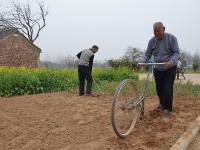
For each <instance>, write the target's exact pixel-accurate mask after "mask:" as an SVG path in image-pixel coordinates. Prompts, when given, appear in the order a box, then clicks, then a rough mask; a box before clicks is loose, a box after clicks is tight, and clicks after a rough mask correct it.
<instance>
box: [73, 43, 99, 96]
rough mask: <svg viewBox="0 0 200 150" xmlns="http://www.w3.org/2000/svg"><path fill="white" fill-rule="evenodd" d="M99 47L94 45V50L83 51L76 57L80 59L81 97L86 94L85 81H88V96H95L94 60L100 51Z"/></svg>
mask: <svg viewBox="0 0 200 150" xmlns="http://www.w3.org/2000/svg"><path fill="white" fill-rule="evenodd" d="M98 49H99V47H98V46H97V45H93V46H92V48H89V49H85V50H82V51H81V52H79V53H78V54H77V55H76V56H77V57H78V59H79V62H78V77H79V95H80V96H82V95H84V94H85V89H84V87H85V79H86V81H87V88H86V95H87V96H93V94H92V82H93V79H92V66H93V60H94V54H95V53H96V52H97V51H98Z"/></svg>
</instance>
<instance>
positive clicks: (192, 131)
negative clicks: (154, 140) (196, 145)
mask: <svg viewBox="0 0 200 150" xmlns="http://www.w3.org/2000/svg"><path fill="white" fill-rule="evenodd" d="M199 131H200V116H199V117H197V118H196V120H195V121H194V122H193V123H192V124H191V125H190V126H189V128H188V129H187V130H186V131H185V132H184V133H183V134H182V136H181V137H180V138H179V139H178V140H177V142H176V143H175V144H174V145H173V146H172V147H171V149H170V150H187V148H188V146H189V145H190V143H191V142H192V140H193V139H194V138H195V137H196V136H197V135H198V132H199Z"/></svg>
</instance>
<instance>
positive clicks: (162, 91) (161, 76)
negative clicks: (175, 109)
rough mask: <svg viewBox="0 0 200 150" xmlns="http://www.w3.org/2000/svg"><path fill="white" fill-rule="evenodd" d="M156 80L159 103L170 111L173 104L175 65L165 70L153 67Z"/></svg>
mask: <svg viewBox="0 0 200 150" xmlns="http://www.w3.org/2000/svg"><path fill="white" fill-rule="evenodd" d="M154 76H155V81H156V91H157V95H158V97H159V99H160V104H161V105H162V106H163V108H164V109H168V110H169V111H172V105H173V86H174V80H175V77H176V67H172V68H171V69H169V70H166V71H160V70H157V69H154Z"/></svg>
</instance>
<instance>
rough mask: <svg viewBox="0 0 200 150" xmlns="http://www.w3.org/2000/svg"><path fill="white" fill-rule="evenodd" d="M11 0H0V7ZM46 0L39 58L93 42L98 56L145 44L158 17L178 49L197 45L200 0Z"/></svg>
mask: <svg viewBox="0 0 200 150" xmlns="http://www.w3.org/2000/svg"><path fill="white" fill-rule="evenodd" d="M9 1H10V0H0V5H1V7H0V10H2V9H5V8H6V7H5V6H6V5H7V4H8V3H9ZM18 1H19V0H18ZM21 1H23V2H24V1H25V0H21ZM29 1H30V2H33V3H34V2H36V0H29ZM44 3H45V5H46V7H47V8H48V11H49V14H48V17H47V26H46V27H45V29H44V30H43V31H42V32H41V34H40V37H39V38H38V39H37V41H36V45H37V46H39V47H40V48H41V49H42V53H41V59H42V60H46V59H51V60H53V59H55V58H57V57H59V56H67V55H76V54H77V53H78V52H79V51H80V50H82V49H85V48H89V47H91V46H92V45H93V44H97V45H98V46H99V47H100V49H99V52H98V53H97V54H96V56H95V59H96V60H107V59H111V58H119V57H121V56H122V55H123V54H124V53H125V51H126V49H127V47H129V46H132V47H136V48H140V49H142V50H145V49H146V47H147V44H148V41H149V39H150V38H151V37H152V36H153V28H152V25H153V23H154V22H156V21H162V22H163V23H164V25H165V27H166V32H169V33H172V34H174V35H175V36H176V37H177V39H178V42H179V47H180V48H181V49H183V50H185V51H187V52H192V53H195V52H197V51H200V41H199V40H200V19H199V18H200V0H44Z"/></svg>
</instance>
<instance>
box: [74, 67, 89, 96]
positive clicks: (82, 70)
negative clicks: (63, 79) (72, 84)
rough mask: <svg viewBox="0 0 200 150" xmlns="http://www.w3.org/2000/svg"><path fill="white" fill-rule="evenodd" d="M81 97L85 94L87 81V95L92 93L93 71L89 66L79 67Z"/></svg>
mask: <svg viewBox="0 0 200 150" xmlns="http://www.w3.org/2000/svg"><path fill="white" fill-rule="evenodd" d="M78 77H79V95H84V94H85V80H86V81H87V87H86V94H91V93H92V82H93V79H92V70H91V68H90V67H89V66H83V65H78Z"/></svg>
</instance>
